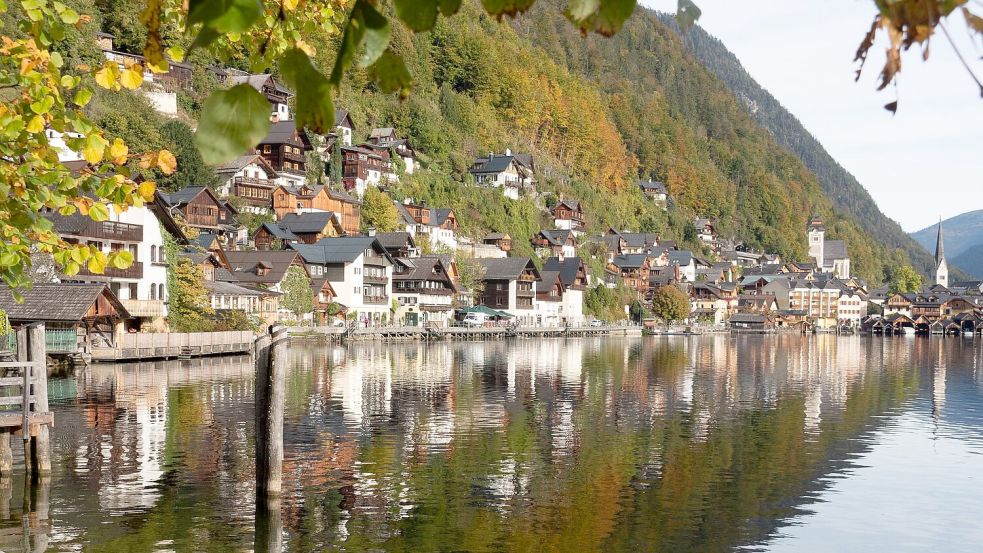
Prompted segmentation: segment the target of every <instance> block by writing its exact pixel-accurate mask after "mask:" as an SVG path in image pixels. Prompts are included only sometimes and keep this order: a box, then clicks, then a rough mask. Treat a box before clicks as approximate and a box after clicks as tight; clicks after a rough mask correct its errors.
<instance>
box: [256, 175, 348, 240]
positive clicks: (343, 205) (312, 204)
mask: <svg viewBox="0 0 983 553" xmlns="http://www.w3.org/2000/svg"><path fill="white" fill-rule="evenodd" d="M273 211H274V213H275V214H276V217H277V219H282V218H284V217H286V216H287V215H288V214H291V213H307V212H317V211H330V212H333V213H335V214H337V215H338V216H339V220H340V221H341V227H342V229H343V230H344V235H347V236H357V235H358V234H359V233H360V232H361V224H362V202H360V201H358V200H357V199H355V198H354V197H352V196H351V195H350V194H349V193H348V192H345V191H344V190H337V189H334V188H330V187H327V186H323V185H318V186H310V185H306V184H305V185H299V186H285V185H281V186H278V187H277V188H276V189H275V190H274V191H273Z"/></svg>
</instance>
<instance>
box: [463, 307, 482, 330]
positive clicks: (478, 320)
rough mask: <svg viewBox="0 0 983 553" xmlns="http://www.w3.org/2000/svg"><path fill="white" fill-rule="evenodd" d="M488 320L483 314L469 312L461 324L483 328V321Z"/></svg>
mask: <svg viewBox="0 0 983 553" xmlns="http://www.w3.org/2000/svg"><path fill="white" fill-rule="evenodd" d="M487 320H488V315H487V314H485V313H478V312H474V311H473V312H471V313H468V314H467V315H465V316H464V320H463V321H461V323H462V324H463V325H464V326H485V321H487Z"/></svg>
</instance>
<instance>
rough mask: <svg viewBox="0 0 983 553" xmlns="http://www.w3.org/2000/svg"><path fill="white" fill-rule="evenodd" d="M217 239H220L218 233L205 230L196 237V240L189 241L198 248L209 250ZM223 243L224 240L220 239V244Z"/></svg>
mask: <svg viewBox="0 0 983 553" xmlns="http://www.w3.org/2000/svg"><path fill="white" fill-rule="evenodd" d="M216 240H218V235H217V234H212V233H210V232H203V233H201V234H199V235H198V236H197V237H195V239H194V240H191V241H190V242H189V245H191V246H195V247H198V248H201V249H203V250H207V249H208V248H210V247H211V245H212V244H213V243H214V242H215V241H216ZM221 243H222V242H221V241H219V244H220V245H221Z"/></svg>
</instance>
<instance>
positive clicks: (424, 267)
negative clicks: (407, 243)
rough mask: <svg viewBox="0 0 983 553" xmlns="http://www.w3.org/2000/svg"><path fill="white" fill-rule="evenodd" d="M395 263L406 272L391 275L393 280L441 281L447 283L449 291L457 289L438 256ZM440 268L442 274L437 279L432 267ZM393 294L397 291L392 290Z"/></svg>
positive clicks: (401, 260)
mask: <svg viewBox="0 0 983 553" xmlns="http://www.w3.org/2000/svg"><path fill="white" fill-rule="evenodd" d="M397 263H400V264H401V265H403V266H405V267H406V269H407V270H406V271H404V272H402V273H398V274H393V280H394V281H396V280H410V281H413V280H433V281H438V280H442V281H444V282H445V283H447V285H448V286H447V287H448V288H449V289H451V290H456V289H457V287H456V286H455V285H454V282H453V280H452V279H451V277H450V275H449V274H448V271H447V265H446V263H445V262H444V260H443V259H441V258H440V257H438V256H426V257H415V258H413V259H399V260H398V261H397ZM437 266H440V270H441V272H442V274H441V275H440V276H439V277H438V276H437V275H435V274H434V267H437ZM393 291H394V292H398V290H396V289H393Z"/></svg>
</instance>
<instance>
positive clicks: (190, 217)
mask: <svg viewBox="0 0 983 553" xmlns="http://www.w3.org/2000/svg"><path fill="white" fill-rule="evenodd" d="M184 220H185V221H187V223H188V224H189V225H191V226H193V227H210V228H218V215H217V214H211V215H202V214H199V213H189V214H187V215H185V217H184Z"/></svg>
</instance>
